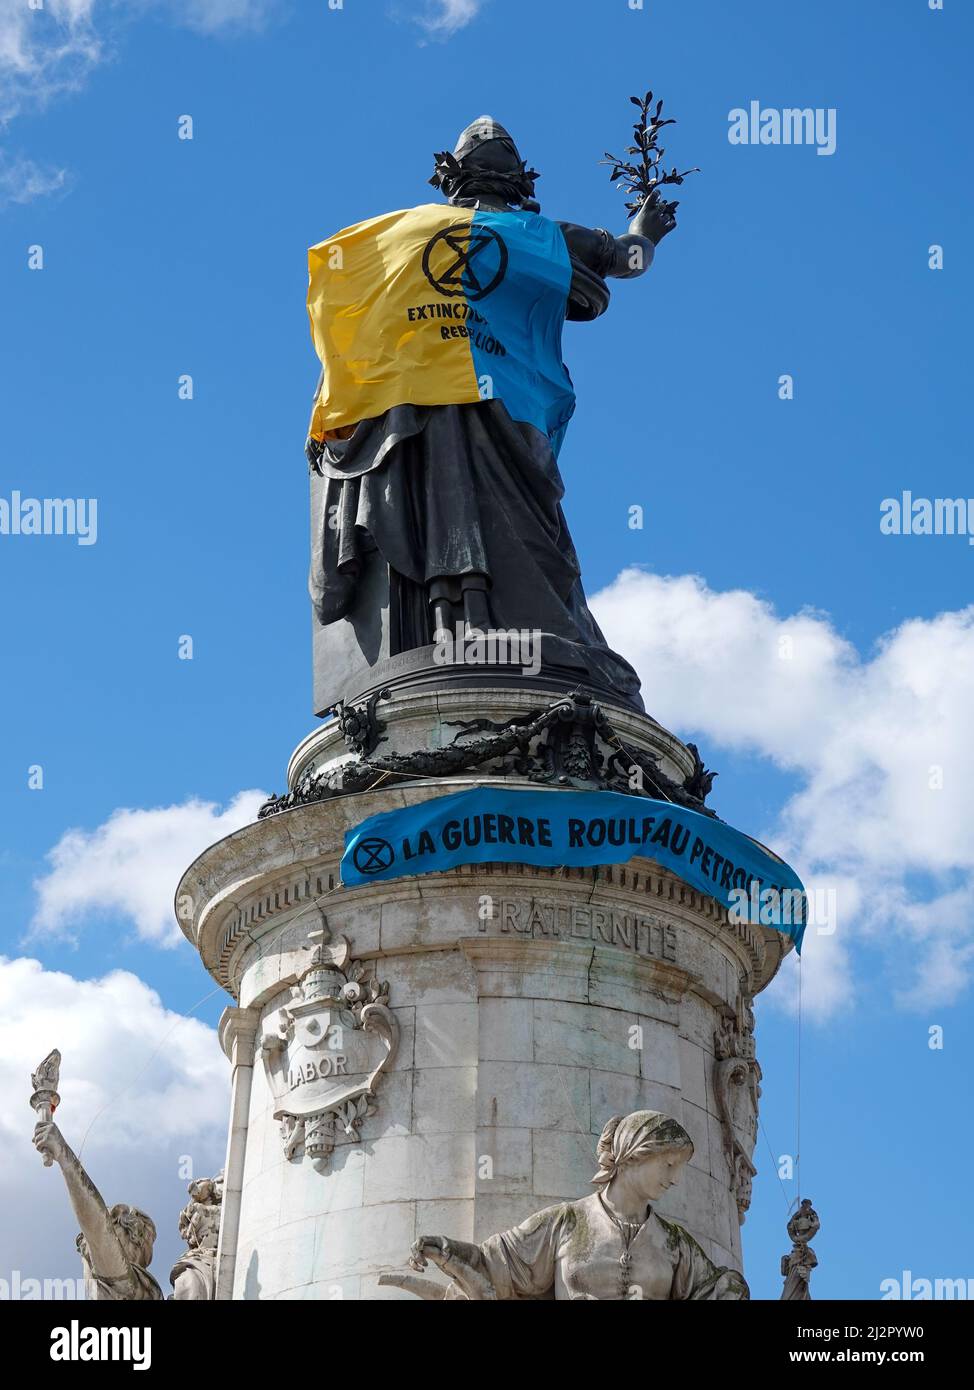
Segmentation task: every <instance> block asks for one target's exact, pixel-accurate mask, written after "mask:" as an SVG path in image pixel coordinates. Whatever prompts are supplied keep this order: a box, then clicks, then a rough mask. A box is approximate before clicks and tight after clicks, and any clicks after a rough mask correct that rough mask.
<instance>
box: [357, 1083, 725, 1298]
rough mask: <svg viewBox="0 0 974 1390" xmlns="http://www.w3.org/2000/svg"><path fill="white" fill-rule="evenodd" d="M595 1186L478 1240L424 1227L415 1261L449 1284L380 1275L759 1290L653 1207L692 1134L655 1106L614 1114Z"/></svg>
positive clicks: (415, 1287) (711, 1292) (645, 1291)
mask: <svg viewBox="0 0 974 1390" xmlns="http://www.w3.org/2000/svg"><path fill="white" fill-rule="evenodd" d="M597 1152H598V1170H597V1172H596V1173H595V1176H594V1177H593V1178H592V1183H593V1186H594V1187H595V1189H596V1190H595V1192H594V1193H593V1194H592V1195H591V1196H589V1197H582V1198H581V1199H580V1200H579V1201H577V1202H560V1203H558V1204H557V1205H556V1206H553V1207H547V1208H546V1209H545V1210H544V1211H540V1212H537V1213H536V1214H535V1215H534V1216H530V1217H528V1219H527V1221H523V1222H522V1223H521V1224H520V1225H519V1226H514V1227H513V1228H512V1229H511V1230H509V1231H503V1232H501V1233H500V1234H499V1235H494V1236H489V1237H488V1239H487V1240H485V1241H484V1242H483V1243H482V1244H480V1245H469V1244H467V1243H465V1242H462V1241H457V1240H452V1239H448V1238H447V1237H445V1236H420V1238H419V1239H418V1240H417V1241H416V1242H415V1243H414V1244H413V1247H412V1252H411V1258H410V1261H409V1263H410V1267H411V1269H412V1270H415V1271H421V1270H423V1269H424V1268H425V1267H426V1265H427V1264H428V1263H432V1264H434V1265H436V1266H437V1267H438V1268H439V1269H440V1270H442V1272H443V1273H444V1274H446V1275H447V1276H448V1277H449V1278H450V1280H451V1283H450V1284H448V1285H446V1286H444V1285H442V1284H439V1283H434V1282H433V1281H432V1280H430V1279H425V1278H420V1277H417V1275H415V1274H410V1273H407V1272H403V1273H401V1274H400V1273H395V1274H384V1275H381V1276H380V1279H379V1282H380V1283H383V1284H392V1285H396V1286H398V1287H400V1288H404V1289H406V1290H407V1291H409V1292H411V1293H415V1294H417V1295H418V1296H419V1297H421V1298H429V1299H473V1300H477V1301H483V1300H495V1299H505V1300H507V1299H555V1300H563V1299H582V1300H589V1301H592V1300H594V1301H597V1302H602V1301H613V1300H620V1299H631V1300H637V1301H638V1300H643V1299H648V1300H652V1301H658V1300H664V1299H689V1300H697V1301H701V1300H741V1299H747V1298H749V1297H750V1294H749V1291H748V1287H747V1284H746V1283H745V1281H744V1278H743V1276H742V1275H741V1274H739V1273H738V1272H737V1271H736V1270H733V1269H727V1268H723V1267H720V1266H718V1265H715V1264H714V1263H713V1262H712V1261H711V1260H710V1259H709V1258H708V1256H707V1255H706V1253H705V1252H704V1250H703V1249H702V1248H701V1246H700V1245H699V1243H698V1242H697V1241H696V1240H694V1238H693V1236H692V1235H690V1233H689V1231H687V1230H685V1229H684V1228H683V1227H682V1226H680V1225H678V1224H677V1223H676V1222H675V1221H668V1220H666V1218H665V1217H662V1216H660V1215H659V1213H658V1212H657V1211H656V1209H655V1207H654V1205H653V1204H654V1203H655V1202H657V1201H658V1200H659V1199H660V1198H661V1197H662V1195H663V1193H664V1192H666V1191H667V1189H668V1188H670V1187H672V1186H673V1184H674V1183H676V1182H677V1181H678V1179H679V1177H680V1173H681V1172H682V1170H683V1167H684V1165H685V1164H686V1163H687V1162H688V1161H689V1160H690V1158H691V1156H692V1154H693V1141H692V1140H691V1138H690V1136H689V1134H688V1133H687V1132H686V1130H685V1129H684V1128H683V1126H682V1125H681V1124H679V1123H678V1122H677V1121H676V1120H674V1119H672V1118H671V1117H670V1116H669V1115H663V1114H661V1113H660V1112H659V1111H656V1110H637V1111H635V1112H634V1113H633V1114H631V1115H626V1116H625V1118H620V1117H618V1116H617V1117H614V1118H613V1119H611V1120H610V1121H609V1122H608V1124H607V1125H606V1126H605V1128H604V1129H603V1131H602V1135H601V1138H600V1139H599V1144H598V1151H597Z"/></svg>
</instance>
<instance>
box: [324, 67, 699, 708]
mask: <svg viewBox="0 0 974 1390" xmlns="http://www.w3.org/2000/svg"><path fill="white" fill-rule="evenodd" d="M651 97H652V94H651V93H649V94H647V100H644V99H637V98H634V100H635V101H636V103H637V105H640V108H641V117H642V119H641V121H640V122H638V123H637V125H636V127H634V139H635V144H634V145H633V146H632V147H630V149H631V150H638V151H639V152H640V155H641V158H642V165H641V166H639V167H637V166H635V165H631V164H627V163H623V162H621V161H615V160H614V161H613V162H614V164H615V166H616V167H615V168H614V170H613V174H612V177H613V180H620V179H621V180H622V182H621V183H620V184H619V186H620V187H623V188H625V189H627V190H628V191H629V192H631V193H633V194H634V198H633V200H632V201H631V202H630V204H629V208H630V212H632V213H633V214H634V215H633V216H632V220H631V222H630V224H629V226H628V228H627V229H626V231H624V232H623V233H622V234H620V235H613V234H612V233H611V232H608V231H606V230H604V229H602V228H590V227H586V226H581V225H579V224H577V223H574V222H567V221H562V222H558V223H553V222H550V221H549V220H548V219H547V218H544V217H541V215H540V212H539V208H538V204H537V202H536V201H535V200H534V184H535V180H536V179H537V177H538V175H537V173H536V172H535V171H534V170H533V169H529V168H528V167H527V165H526V164H525V162H524V160H523V159H522V158H521V156H520V154H519V152H518V149H517V146H516V145H515V143H514V140H513V138H512V137H511V135H510V134H509V133H508V132H507V131H506V130H505V129H504V127H503V126H502V125H500V124H499V123H498V122H496V121H495V120H493V118H492V117H490V116H481V117H480V118H479V119H478V120H476V121H474V122H472V124H471V125H469V126H468V127H467V128H466V129H465V130H464V131H463V132H462V133H461V135H460V137H459V139H458V141H457V143H456V147H455V148H454V150H453V152H452V154H451V153H441V154H438V155H437V156H436V166H435V171H434V174H433V177H432V179H431V180H430V182H431V183H432V184H433V185H434V187H436V188H437V189H438V190H439V191H440V192H441V193H442V194H443V195H444V196H445V198H446V200H447V203H448V204H449V207H450V208H454V209H457V210H458V216H457V218H456V219H454V221H455V225H450V218H449V216H448V215H447V216H446V217H445V218H444V216H443V214H444V212H445V211H446V210H445V209H443V208H442V207H440V208H439V209H438V208H437V207H436V206H432V205H427V206H426V207H419V208H414V209H410V210H408V211H407V212H406V213H397V214H388V215H387V216H385V217H380V218H376V219H371V220H370V221H369V222H366V223H359V224H356V226H355V227H353V228H349V229H346V231H345V232H342V233H337V234H336V235H335V237H333V238H331V239H329V240H328V241H326V242H322V243H320V245H319V246H317V247H313V248H312V251H311V253H310V254H309V265H310V266H311V289H310V290H309V301H308V303H309V313H310V315H311V320H312V331H313V336H314V339H315V345H316V348H317V349H318V352H319V357H320V358H321V361H322V364H323V371H322V376H321V377H320V378H319V384H318V388H317V389H316V392H315V407H314V411H313V413H312V423H311V428H310V433H309V438H308V444H307V453H308V458H309V461H310V463H311V467H312V470H313V473H314V474H315V475H316V476H317V478H319V479H320V482H316V483H315V486H314V489H313V497H314V500H313V508H314V516H313V526H312V530H313V539H312V563H311V573H310V590H311V596H312V602H313V608H314V612H315V615H316V623H317V626H318V636H320V634H321V630H322V629H324V630H325V631H326V632H327V630H328V629H330V628H332V627H333V625H341V624H346V625H350V627H351V629H352V631H351V632H347V633H343V634H341V635H338V636H334V637H332V638H331V639H330V643H325V642H324V641H323V640H322V641H321V642H318V636H316V642H318V646H319V648H320V651H319V652H316V667H317V668H318V671H319V677H320V678H319V679H317V680H316V685H317V686H318V687H319V691H318V693H316V707H317V708H319V709H320V708H321V706H322V704H323V703H324V701H325V700H326V698H327V699H329V700H330V702H331V703H334V700H335V699H337V698H338V697H339V696H340V695H341V696H344V695H347V694H349V693H353V694H354V693H360V692H361V690H362V689H364V688H365V686H364V685H363V684H362V683H361V682H360V683H359V685H358V686H357V687H355V689H354V691H353V687H352V686H349V685H348V684H345V685H343V686H341V687H340V688H339V686H338V685H337V684H336V682H337V681H338V680H339V677H338V675H337V674H336V673H337V672H338V671H339V669H341V671H343V672H345V671H354V668H355V666H356V663H357V664H358V665H361V666H365V665H369V666H370V667H371V666H375V665H376V663H378V662H379V661H380V660H381V659H382V658H386V657H392V656H395V655H397V654H401V653H406V652H413V651H415V650H416V649H420V648H427V647H429V645H430V644H431V643H433V642H434V641H435V640H436V639H437V637H438V636H439V635H441V634H443V633H452V632H454V631H457V632H464V633H483V632H488V633H489V632H491V631H508V632H510V631H514V630H517V631H522V632H524V631H532V632H538V633H540V634H542V638H543V644H542V652H543V657H542V660H543V662H544V665H545V667H546V668H547V669H548V670H549V671H552V670H556V671H557V672H558V673H559V674H560V676H561V678H562V680H561V683H562V684H563V685H568V687H569V688H571V687H572V686H573V685H575V684H579V683H581V684H583V685H588V686H589V687H591V688H594V689H597V690H602V691H603V692H605V691H611V692H612V693H613V694H614V695H615V696H616V698H617V699H622V700H623V701H626V702H628V703H630V704H631V705H633V706H635V707H636V708H638V709H642V702H641V700H640V697H639V682H638V679H637V677H636V674H635V672H634V671H633V669H632V668H631V667H630V666H629V665H628V663H627V662H625V661H624V660H623V659H622V658H621V657H619V656H617V655H616V654H615V653H614V652H612V651H611V650H610V649H609V648H608V646H607V645H606V642H605V639H604V638H603V636H602V633H601V631H600V630H599V627H598V625H597V623H596V622H595V619H594V618H593V616H592V614H591V612H590V611H589V608H588V604H587V602H586V599H585V594H584V591H583V589H582V584H581V578H580V568H579V563H578V558H577V555H576V553H575V548H574V546H573V544H572V540H571V536H570V534H569V530H568V526H567V523H566V521H565V516H564V513H563V511H562V506H561V500H562V496H563V493H564V485H563V483H562V479H561V474H560V472H559V469H558V463H557V453H558V449H559V447H560V444H561V441H562V438H563V437H564V433H565V429H566V428H567V424H568V420H569V418H570V416H571V413H572V411H573V409H574V393H573V390H572V386H571V379H570V377H569V375H568V371H567V368H566V367H565V366H564V363H563V362H562V360H561V345H560V344H561V327H562V325H563V323H564V321H565V319H566V318H567V319H569V320H574V321H590V320H592V319H595V318H597V317H598V316H599V315H601V314H602V313H604V312H605V310H606V308H607V307H608V304H609V288H608V283H607V282H608V281H609V280H611V279H624V280H628V279H634V278H636V277H637V276H640V275H642V274H644V273H645V271H646V270H648V269H649V267H650V265H651V264H652V261H653V257H654V254H655V249H656V247H657V246H658V245H659V243H660V242H661V241H662V239H663V238H664V237H665V236H667V235H668V234H669V233H670V232H671V231H672V230H673V228H674V227H675V225H676V218H675V208H676V204H675V203H670V202H666V201H665V200H664V199H663V197H662V194H661V187H662V185H663V184H665V183H672V182H680V181H682V178H683V177H684V176H683V175H682V174H678V173H677V172H676V170H673V171H672V173H670V174H665V173H662V172H661V171H660V168H659V159H660V157H661V155H662V151H661V150H660V149H659V148H658V145H657V141H656V136H657V134H658V131H659V129H660V128H661V127H662V126H663V125H665V124H668V122H665V121H662V120H661V119H660V117H659V107H657V110H656V115H655V116H653V114H652V113H651V112H649V110H648V99H651ZM610 158H611V157H610ZM409 218H412V219H413V222H412V223H407V219H409ZM424 218H425V220H424ZM437 218H438V219H439V220H437ZM414 224H415V225H419V226H422V227H424V228H427V227H428V228H429V229H430V230H432V229H435V230H433V231H432V235H427V233H426V232H424V233H423V235H422V236H420V237H419V238H418V239H417V240H415V241H414V242H412V243H409V245H408V252H407V251H406V250H404V249H403V247H404V246H406V243H407V242H408V236H407V232H408V230H409V227H411V226H412V225H414ZM404 229H405V230H404ZM369 237H371V238H372V240H371V241H370V240H369ZM397 238H398V240H397ZM343 250H347V251H349V252H354V253H355V254H354V255H353V256H352V258H351V260H349V259H343V256H342V252H343ZM400 253H401V254H400ZM363 266H364V267H365V268H364V269H363V268H362V267H363ZM343 277H344V278H343ZM355 277H358V280H357V282H356V283H357V286H358V287H357V289H356V291H355V293H354V294H352V293H351V292H350V291H348V288H347V287H348V285H349V283H350V281H351V280H352V279H354V278H355ZM404 280H408V281H409V282H410V283H415V284H416V285H417V286H418V287H419V288H418V289H417V290H416V292H415V293H414V294H413V296H412V300H414V301H415V302H412V301H409V302H408V303H406V302H404V303H403V305H402V308H401V309H400V308H399V305H398V301H397V298H396V296H397V295H398V294H399V293H400V290H401V285H402V282H403V281H404ZM434 351H436V352H438V353H439V356H438V357H434V356H432V355H431V354H432V353H433V352H434ZM421 353H425V354H426V355H425V356H422V355H420V354H421ZM471 359H472V361H473V366H472V367H470V366H469V363H470V361H471ZM431 364H432V365H431ZM441 381H442V387H441V385H440V382H441ZM478 382H479V386H478V385H477V383H478ZM458 383H460V385H459V387H458ZM471 388H472V390H471ZM381 407H385V408H381ZM360 411H361V414H360V413H359V412H360ZM377 569H378V570H381V576H380V578H379V579H378V580H377V579H376V571H377ZM379 606H381V607H382V609H383V613H384V617H383V624H384V626H383V628H382V631H381V633H380V631H379V629H378V627H377V626H371V625H370V624H372V623H373V617H374V614H373V610H374V609H376V608H377V607H379ZM400 669H401V668H400ZM376 678H377V679H378V678H379V672H378V670H377V671H376ZM329 691H331V692H332V694H331V695H329Z"/></svg>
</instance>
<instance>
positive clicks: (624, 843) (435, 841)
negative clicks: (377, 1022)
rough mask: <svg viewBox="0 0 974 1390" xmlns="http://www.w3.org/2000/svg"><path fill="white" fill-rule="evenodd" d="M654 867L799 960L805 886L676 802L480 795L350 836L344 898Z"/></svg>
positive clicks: (365, 825)
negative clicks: (516, 870) (494, 866)
mask: <svg viewBox="0 0 974 1390" xmlns="http://www.w3.org/2000/svg"><path fill="white" fill-rule="evenodd" d="M637 854H638V855H641V856H642V857H643V858H646V859H653V860H655V861H656V863H657V864H661V865H663V867H664V868H666V869H670V870H671V871H672V872H673V873H674V874H676V875H677V877H678V878H681V879H682V880H683V881H684V883H689V884H691V885H692V886H693V887H694V888H698V889H699V890H700V891H701V892H702V893H707V894H709V895H710V897H712V898H715V899H716V900H717V902H719V903H721V904H722V905H723V906H724V907H726V908H727V909H728V910H729V911H730V913H731V915H732V919H733V920H735V921H746V922H752V923H754V924H760V925H763V926H770V927H775V928H777V930H778V931H781V932H784V934H785V935H786V936H790V937H791V938H792V940H793V941H794V942H795V945H796V947H797V948H798V950H799V952H800V951H801V941H802V936H803V934H804V930H805V894H804V888H803V887H802V883H801V880H800V879H799V877H798V875H797V874H796V873H795V871H794V870H793V869H790V868H789V867H788V865H787V864H786V863H785V862H784V860H782V859H779V858H778V856H777V855H776V854H772V852H771V851H770V850H768V849H765V848H764V846H763V845H759V844H758V843H757V841H756V840H752V839H751V838H750V837H749V836H747V835H744V834H742V833H741V831H739V830H734V829H733V828H732V827H731V826H729V825H725V824H724V822H723V821H719V820H714V819H713V818H712V817H710V816H705V815H702V814H701V813H700V812H699V811H691V810H690V809H689V808H687V807H685V806H676V805H674V804H673V803H672V802H669V801H656V800H652V799H650V798H649V797H643V796H626V795H625V794H624V793H622V792H579V791H555V790H550V791H540V790H537V791H536V790H534V789H533V788H518V787H510V788H508V787H474V788H472V789H471V790H469V791H465V792H458V793H456V794H455V795H452V796H438V797H434V798H433V799H432V800H430V801H420V802H418V803H417V804H416V805H415V806H407V807H405V808H403V809H402V810H399V811H385V812H383V813H382V814H381V815H378V816H370V817H369V818H368V820H364V821H363V822H362V823H361V825H357V826H355V827H354V828H353V829H352V830H350V831H348V833H347V834H346V836H345V853H344V855H343V856H342V863H341V877H342V882H343V884H344V885H345V887H346V888H355V887H360V886H361V885H362V884H365V883H375V882H376V881H379V880H382V879H389V878H402V877H403V876H404V875H407V874H429V873H437V872H439V871H442V870H444V869H454V868H456V867H457V865H459V864H485V863H503V864H541V865H545V866H547V867H552V868H558V867H561V866H562V865H573V866H575V865H595V864H622V863H625V861H626V860H627V859H631V858H632V857H633V855H637Z"/></svg>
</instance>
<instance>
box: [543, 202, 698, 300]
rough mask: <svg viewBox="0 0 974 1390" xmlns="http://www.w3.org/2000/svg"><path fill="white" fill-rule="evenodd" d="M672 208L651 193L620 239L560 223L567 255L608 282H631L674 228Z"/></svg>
mask: <svg viewBox="0 0 974 1390" xmlns="http://www.w3.org/2000/svg"><path fill="white" fill-rule="evenodd" d="M672 208H673V204H672V203H664V202H663V200H662V198H661V197H660V195H659V193H653V194H652V195H651V196H650V197H648V198H646V199H645V200H644V202H643V205H642V207H641V208H640V209H639V211H638V212H637V213H636V215H635V217H634V218H633V219H632V221H631V222H630V223H629V229H628V231H625V232H623V233H622V235H621V236H613V235H612V233H611V232H607V231H604V230H603V229H602V228H592V227H580V226H578V225H577V224H576V223H574V222H562V224H561V229H562V231H563V233H564V235H565V241H566V242H567V244H568V249H569V251H570V252H571V254H572V255H573V256H576V257H577V258H578V259H579V260H580V261H582V262H583V263H584V264H585V265H587V266H588V267H589V269H590V270H594V271H595V273H596V274H597V275H601V276H603V277H604V278H608V279H614V280H632V279H635V277H636V276H637V275H644V274H645V273H646V271H647V270H648V269H649V267H650V266H651V265H652V264H653V257H654V255H655V254H656V247H657V246H658V245H659V243H660V242H661V241H662V240H663V238H664V237H665V236H667V235H668V234H669V233H670V232H672V230H673V228H674V227H675V226H676V217H675V215H674V213H673V211H672Z"/></svg>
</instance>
